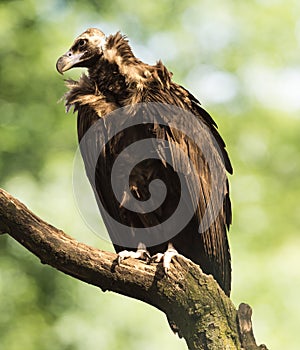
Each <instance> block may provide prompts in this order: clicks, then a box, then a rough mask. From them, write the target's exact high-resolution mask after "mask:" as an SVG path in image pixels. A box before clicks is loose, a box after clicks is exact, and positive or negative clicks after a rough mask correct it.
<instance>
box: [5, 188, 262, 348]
mask: <svg viewBox="0 0 300 350" xmlns="http://www.w3.org/2000/svg"><path fill="white" fill-rule="evenodd" d="M4 233H8V234H9V235H10V236H11V237H13V238H14V239H15V240H17V241H18V242H19V243H21V244H22V245H23V246H24V247H25V248H27V249H28V250H30V251H31V252H32V253H33V254H35V255H36V256H37V257H39V258H40V260H41V262H42V263H43V264H48V265H51V266H52V267H54V268H56V269H58V270H60V271H62V272H64V273H66V274H68V275H71V276H73V277H74V278H77V279H80V280H82V281H84V282H86V283H89V284H92V285H95V286H98V287H99V288H101V289H102V290H103V291H106V290H109V291H113V292H116V293H120V294H123V295H126V296H129V297H132V298H135V299H139V300H142V301H144V302H146V303H148V304H150V305H153V306H154V307H156V308H158V309H159V310H161V311H163V312H164V313H165V314H166V316H167V318H168V320H169V323H170V325H171V328H172V329H173V330H176V331H177V332H178V334H179V336H181V337H184V338H185V340H186V343H187V345H188V348H189V349H190V350H199V349H201V350H207V349H209V350H211V349H228V350H229V349H247V350H248V349H249V350H254V349H266V348H265V347H264V348H263V347H257V345H256V343H255V340H254V337H253V332H252V324H251V309H250V311H249V309H247V307H248V305H246V304H242V305H244V306H240V310H239V312H237V311H236V309H235V307H234V305H233V303H232V302H231V300H230V299H229V298H228V297H227V296H226V295H225V294H224V293H223V291H222V290H221V289H220V288H219V286H218V285H217V283H216V282H215V280H214V279H213V278H212V277H211V276H207V275H205V274H203V272H202V271H201V269H200V268H199V266H198V265H196V264H194V263H192V262H191V261H190V260H188V259H186V258H184V257H181V256H179V257H176V258H174V261H173V264H172V265H171V269H170V271H169V272H168V275H167V276H166V275H165V274H164V272H163V269H162V266H161V264H151V265H148V264H146V263H144V262H142V261H138V260H134V259H128V260H125V261H124V262H122V263H121V265H118V264H117V261H116V258H117V255H116V254H114V253H110V252H105V251H101V250H98V249H95V248H92V247H89V246H87V245H85V244H83V243H79V242H78V241H76V240H75V239H73V238H72V237H70V236H68V235H67V234H65V233H64V232H63V231H61V230H59V229H57V228H55V227H53V226H51V225H50V224H48V223H46V222H45V221H43V220H42V219H40V218H39V217H37V216H36V215H35V214H33V213H32V212H31V211H30V210H29V209H28V208H26V206H25V205H24V204H22V203H21V202H20V201H18V200H17V199H15V198H14V197H12V196H11V195H10V194H9V193H7V192H5V191H4V190H1V189H0V234H4ZM245 305H246V307H245ZM239 331H240V334H239Z"/></svg>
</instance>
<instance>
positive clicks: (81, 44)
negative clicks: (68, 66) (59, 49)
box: [78, 39, 87, 48]
mask: <svg viewBox="0 0 300 350" xmlns="http://www.w3.org/2000/svg"><path fill="white" fill-rule="evenodd" d="M86 42H87V40H86V39H80V40H79V41H78V47H79V48H82V47H83V46H85V44H86Z"/></svg>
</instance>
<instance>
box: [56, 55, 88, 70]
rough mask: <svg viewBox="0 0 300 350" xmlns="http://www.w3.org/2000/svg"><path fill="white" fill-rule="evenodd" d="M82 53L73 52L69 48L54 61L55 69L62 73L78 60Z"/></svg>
mask: <svg viewBox="0 0 300 350" xmlns="http://www.w3.org/2000/svg"><path fill="white" fill-rule="evenodd" d="M83 54H84V53H82V52H80V53H73V52H72V51H71V50H70V51H68V52H66V53H65V54H64V55H62V56H61V57H60V58H59V59H58V60H57V62H56V70H57V71H58V72H59V73H60V74H63V73H64V72H66V71H67V70H69V69H71V68H72V67H74V66H75V65H76V64H78V63H79V62H80V59H81V57H82V56H83Z"/></svg>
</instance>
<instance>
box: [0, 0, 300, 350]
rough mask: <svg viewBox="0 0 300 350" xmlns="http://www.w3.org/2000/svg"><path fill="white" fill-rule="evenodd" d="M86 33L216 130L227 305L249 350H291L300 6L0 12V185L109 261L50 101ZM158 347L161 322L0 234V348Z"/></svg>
mask: <svg viewBox="0 0 300 350" xmlns="http://www.w3.org/2000/svg"><path fill="white" fill-rule="evenodd" d="M92 26H94V27H98V28H100V29H102V30H103V31H104V32H106V33H108V34H109V33H114V32H116V31H117V30H121V31H122V32H123V33H126V34H127V35H128V37H129V38H130V42H131V44H132V46H133V49H134V52H135V53H136V55H137V56H139V57H140V58H142V59H143V60H144V61H146V62H148V63H154V62H155V61H156V60H157V59H162V60H163V62H164V63H165V64H166V65H167V67H168V68H169V69H170V70H171V71H172V72H173V73H174V80H175V81H177V82H179V83H181V84H183V85H184V86H185V87H187V88H188V89H189V90H190V91H191V92H192V93H193V94H195V95H196V96H197V97H199V99H200V101H201V102H202V104H203V105H204V107H205V108H206V109H207V110H208V111H209V112H210V113H211V114H212V115H213V117H214V119H215V120H216V121H217V123H218V125H219V129H220V132H221V134H222V136H223V137H224V139H225V140H226V143H227V147H228V151H229V153H230V156H231V159H232V163H233V166H234V176H232V177H231V178H230V182H231V191H232V201H233V210H234V217H233V226H232V229H231V231H230V243H231V251H232V262H233V287H232V289H233V292H232V299H233V301H234V303H235V304H236V305H238V304H239V303H240V302H242V301H243V302H247V303H249V304H250V305H251V306H252V307H253V310H254V315H253V323H254V330H255V335H256V338H257V341H258V343H266V344H267V345H268V346H269V348H270V349H273V350H276V349H289V350H292V349H295V350H296V349H299V344H300V340H299V323H300V319H299V315H300V302H299V295H300V237H299V228H300V206H299V203H298V199H299V196H300V186H299V172H300V157H299V151H300V140H299V133H300V119H299V112H300V54H299V52H300V2H299V1H296V0H248V1H237V0H222V1H221V0H200V1H199V0H184V1H182V0H160V1H147V2H141V1H138V0H131V1H125V0H115V1H111V0H102V1H100V0H89V1H84V2H83V1H74V0H47V1H43V0H25V1H9V0H8V1H0V186H1V187H3V188H4V189H6V190H7V191H9V192H11V193H12V194H13V195H15V196H17V198H19V199H20V200H22V201H24V202H25V203H26V205H28V207H29V208H30V209H32V210H33V211H34V212H35V213H36V214H38V215H40V216H41V217H42V218H44V219H45V220H47V221H48V222H50V223H52V224H53V225H55V226H57V227H59V228H61V229H63V230H65V231H66V232H67V233H69V234H71V235H72V236H74V237H75V238H77V239H78V240H80V241H82V242H85V243H87V244H91V245H93V246H96V247H98V248H102V249H108V250H113V249H112V246H111V245H110V244H109V243H108V242H105V241H102V240H100V239H99V237H97V236H96V235H95V234H94V233H92V232H91V231H90V230H89V229H88V228H87V226H86V225H85V223H84V221H83V220H82V218H81V215H80V213H79V211H78V209H77V207H76V204H75V201H74V197H73V190H72V166H73V165H72V163H73V158H74V155H75V151H76V129H75V127H76V117H75V115H73V114H68V115H66V114H65V113H64V106H63V103H57V102H58V100H59V99H60V97H61V96H62V95H63V93H64V91H65V87H64V83H63V78H62V77H61V76H59V75H58V74H57V72H56V71H55V62H56V59H57V58H58V57H59V56H60V55H61V54H62V53H64V52H65V51H66V50H67V49H68V48H69V46H70V44H71V42H72V41H73V39H74V37H75V36H77V35H78V34H80V33H81V32H82V31H84V30H85V29H86V28H87V27H92ZM79 74H80V71H79V70H78V71H75V70H73V71H70V72H68V73H67V74H66V77H72V78H76V77H78V76H79ZM162 347H163V348H164V350H168V349H172V350H183V349H186V345H185V343H184V341H183V340H180V339H179V338H178V337H176V336H174V335H173V334H172V332H171V330H170V329H169V326H168V324H167V321H166V319H165V316H164V315H163V314H162V313H160V312H159V311H157V310H156V309H154V308H151V307H149V306H148V305H145V304H143V303H142V302H138V301H135V300H131V299H129V298H125V297H122V296H119V295H117V294H113V293H108V292H107V293H102V292H101V291H100V290H98V289H97V288H95V287H93V286H89V285H86V284H84V283H82V282H79V281H77V280H75V279H72V278H71V277H68V276H65V275H63V274H62V273H60V272H58V271H56V270H54V269H52V268H50V267H48V266H43V265H42V264H41V263H40V262H39V260H38V259H37V258H36V257H34V256H33V255H32V254H30V253H29V252H28V251H26V250H25V249H24V248H23V247H21V246H20V245H18V244H17V243H16V242H14V241H13V239H11V238H10V237H5V236H2V237H0V349H1V350H8V349H9V350H18V349H21V348H22V349H26V350H50V349H51V350H53V349H63V350H77V349H78V350H79V349H109V350H120V349H144V350H148V349H149V350H150V349H159V348H162Z"/></svg>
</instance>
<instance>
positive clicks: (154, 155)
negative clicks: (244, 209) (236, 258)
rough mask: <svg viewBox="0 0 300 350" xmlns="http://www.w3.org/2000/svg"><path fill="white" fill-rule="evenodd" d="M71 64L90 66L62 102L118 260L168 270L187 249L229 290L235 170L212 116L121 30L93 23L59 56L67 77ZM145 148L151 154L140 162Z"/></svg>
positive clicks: (187, 253) (70, 85) (59, 68)
mask: <svg viewBox="0 0 300 350" xmlns="http://www.w3.org/2000/svg"><path fill="white" fill-rule="evenodd" d="M74 67H84V68H87V70H88V73H87V74H83V75H82V76H81V78H80V79H79V80H78V81H74V80H67V81H66V84H67V86H68V91H67V93H66V94H65V101H66V107H67V110H69V109H70V108H71V107H74V111H77V113H78V117H77V133H78V140H79V144H80V151H81V155H82V158H83V161H84V166H85V170H86V174H87V177H88V179H89V181H90V183H91V186H92V188H93V191H94V194H95V197H96V200H97V203H98V206H99V209H100V212H101V215H102V217H103V220H104V223H105V225H106V227H107V230H108V233H109V236H110V238H111V240H112V243H113V244H114V247H115V250H116V252H117V253H118V261H119V263H120V262H121V260H123V259H125V258H129V257H133V258H140V259H144V260H150V261H157V262H160V261H161V262H162V263H163V267H164V269H165V271H166V273H167V270H168V268H170V262H171V258H172V257H173V256H174V255H176V254H182V255H183V256H185V257H186V258H189V259H191V260H192V261H193V262H195V263H196V264H198V265H199V266H200V267H201V269H202V270H203V271H204V272H205V273H206V274H211V275H213V277H214V278H215V280H216V281H217V282H218V283H219V285H220V286H221V288H222V289H223V290H224V292H225V293H226V294H227V295H229V294H230V286H231V263H230V251H229V245H228V240H227V231H228V229H229V226H230V224H231V203H230V198H229V185H228V179H227V175H226V174H227V172H228V173H230V174H232V167H231V164H230V160H229V157H228V154H227V151H226V149H225V143H224V141H223V140H222V138H221V136H220V135H219V133H218V131H217V125H216V124H215V122H214V121H213V119H212V118H211V116H210V115H209V114H208V113H207V112H206V111H205V110H204V109H203V108H202V107H201V106H200V103H199V101H198V100H197V99H196V98H195V97H194V96H193V95H192V94H191V93H189V92H188V91H187V90H186V89H185V88H184V87H182V86H180V85H178V84H176V83H175V82H173V81H172V73H170V72H169V71H168V70H167V68H166V67H165V66H164V65H163V64H162V62H161V61H158V62H157V64H156V65H148V64H146V63H143V62H142V61H140V60H139V59H138V58H136V57H135V56H134V54H133V52H132V50H131V48H130V46H129V43H128V40H127V39H126V37H124V36H123V35H121V34H120V32H118V33H116V34H114V35H109V36H107V37H106V36H105V35H104V33H103V32H102V31H100V30H98V29H95V28H90V29H87V30H86V31H85V32H84V33H83V34H81V35H80V36H79V37H77V38H76V39H75V41H74V43H73V45H72V46H71V48H70V49H69V50H68V51H67V52H66V53H65V54H64V55H63V56H61V57H60V58H59V59H58V61H57V63H56V68H57V71H58V72H59V73H61V74H63V73H64V72H65V71H67V70H69V69H71V68H74ZM111 121H113V122H111ZM138 121H139V122H138ZM181 124H182V125H181ZM184 128H186V129H184ZM91 130H92V131H91ZM199 140H200V141H199ZM199 142H200V143H199ZM135 144H138V145H140V146H138V147H135V148H134V147H133V146H134V145H135ZM99 145H100V146H99ZM102 145H103V146H102ZM151 145H152V146H151ZM144 151H145V152H146V151H147V152H148V153H149V157H148V159H146V158H145V157H144V158H143V159H141V160H140V161H139V160H138V159H139V156H137V154H138V153H143V152H144ZM120 159H121V160H120ZM136 159H137V160H136ZM183 159H188V163H185V165H183V162H184V160H183ZM116 164H117V165H118V167H119V168H118V169H119V170H118V171H114V166H115V165H116ZM127 168H130V171H129V172H128V174H127ZM120 169H121V170H120ZM122 169H124V171H123V170H122ZM112 173H113V174H114V175H113V176H112ZM126 174H127V175H128V176H127V175H126ZM224 174H225V175H224ZM223 175H224V176H223ZM124 181H125V182H126V181H127V185H126V184H125V185H120V184H121V183H122V184H123V183H124ZM161 184H164V185H163V186H162V185H161ZM118 186H121V187H120V188H119V189H117V192H118V191H119V192H121V194H122V193H123V196H122V195H121V196H118V195H117V194H116V188H118ZM122 186H123V187H122ZM126 186H128V189H129V190H128V191H127V192H126ZM155 186H156V187H155ZM157 186H158V187H157ZM159 186H161V187H159ZM122 191H123V192H122ZM160 197H163V200H157V201H158V202H159V203H158V204H159V205H158V206H157V207H155V206H153V205H152V204H153V203H152V202H155V200H156V198H160ZM151 201H152V202H151ZM157 201H156V202H157ZM132 203H133V204H134V205H133V204H132ZM151 203H152V204H151ZM131 204H132V205H131ZM146 204H147V205H148V207H147V206H146ZM179 204H180V205H179ZM139 205H140V209H139ZM179 207H180V210H181V211H180V213H181V214H180V215H179V219H178V218H177V221H174V220H173V221H172V218H173V216H174V215H175V213H177V214H178V212H177V210H179V209H178V208H179ZM182 213H183V214H182ZM207 213H210V214H209V215H208V214H207ZM204 221H205V222H206V224H205V223H204ZM164 222H167V223H169V224H168V225H167V224H166V225H165V226H164ZM201 227H202V229H201ZM152 229H153V230H152ZM151 230H152V231H151ZM172 232H173V233H174V234H172ZM152 238H153V240H152Z"/></svg>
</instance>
